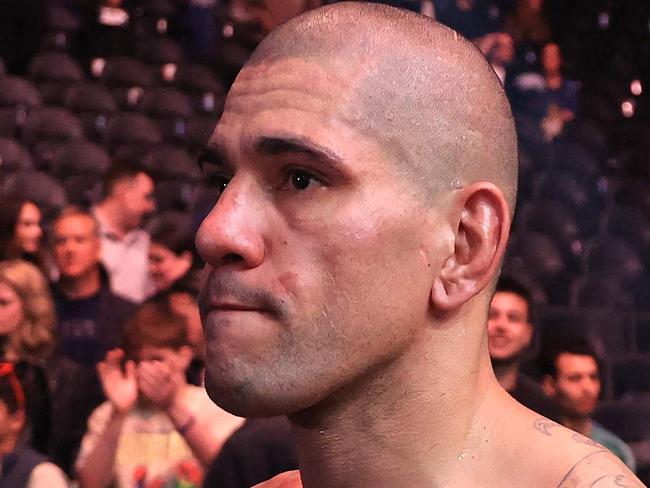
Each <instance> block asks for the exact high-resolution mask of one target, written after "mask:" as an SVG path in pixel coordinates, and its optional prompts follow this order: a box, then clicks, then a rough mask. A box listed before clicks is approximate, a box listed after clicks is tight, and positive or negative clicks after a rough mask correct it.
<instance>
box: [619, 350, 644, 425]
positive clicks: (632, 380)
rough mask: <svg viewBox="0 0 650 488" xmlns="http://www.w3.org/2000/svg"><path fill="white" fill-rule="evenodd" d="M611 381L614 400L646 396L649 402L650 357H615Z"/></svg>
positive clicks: (642, 355)
mask: <svg viewBox="0 0 650 488" xmlns="http://www.w3.org/2000/svg"><path fill="white" fill-rule="evenodd" d="M612 380H613V393H614V397H615V398H624V397H628V398H635V397H638V396H647V397H648V399H649V400H650V355H649V354H641V353H636V354H627V355H623V356H619V357H617V358H616V359H615V360H614V361H612ZM648 417H650V415H649V416H648Z"/></svg>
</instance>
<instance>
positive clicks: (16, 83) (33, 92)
mask: <svg viewBox="0 0 650 488" xmlns="http://www.w3.org/2000/svg"><path fill="white" fill-rule="evenodd" d="M41 102H42V100H41V94H40V93H39V91H38V88H36V86H34V84H32V83H31V82H30V81H28V80H26V79H24V78H21V77H19V76H5V77H3V78H0V107H19V106H22V107H26V108H31V107H36V106H38V105H40V104H41Z"/></svg>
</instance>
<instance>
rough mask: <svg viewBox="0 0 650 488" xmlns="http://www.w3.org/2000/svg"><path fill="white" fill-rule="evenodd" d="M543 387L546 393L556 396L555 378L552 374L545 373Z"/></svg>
mask: <svg viewBox="0 0 650 488" xmlns="http://www.w3.org/2000/svg"><path fill="white" fill-rule="evenodd" d="M542 389H543V390H544V394H545V395H546V396H549V397H554V396H555V378H553V377H552V376H551V375H550V374H545V375H544V379H543V380H542Z"/></svg>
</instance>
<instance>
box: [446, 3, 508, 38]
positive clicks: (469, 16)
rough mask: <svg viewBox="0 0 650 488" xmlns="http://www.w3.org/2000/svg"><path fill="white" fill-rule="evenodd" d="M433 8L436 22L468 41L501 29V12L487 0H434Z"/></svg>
mask: <svg viewBox="0 0 650 488" xmlns="http://www.w3.org/2000/svg"><path fill="white" fill-rule="evenodd" d="M434 6H435V17H436V20H437V21H438V22H440V23H442V24H445V25H446V26H448V27H451V28H452V29H454V30H456V31H458V32H459V33H461V34H462V35H463V36H464V37H466V38H468V39H470V40H477V39H479V38H481V37H483V36H485V35H486V34H488V33H490V32H497V31H499V30H500V29H501V12H500V10H499V8H498V6H497V5H496V4H494V3H491V2H489V1H488V0H436V1H435V2H434Z"/></svg>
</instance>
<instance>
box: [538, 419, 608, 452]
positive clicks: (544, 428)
mask: <svg viewBox="0 0 650 488" xmlns="http://www.w3.org/2000/svg"><path fill="white" fill-rule="evenodd" d="M533 427H534V428H535V429H536V430H538V431H539V432H541V433H542V434H544V435H547V436H549V437H551V436H552V435H553V434H552V432H551V430H552V429H553V428H555V427H561V426H560V424H558V423H556V422H553V421H552V420H549V419H547V418H544V417H540V418H538V419H535V421H534V422H533ZM572 438H573V442H576V443H578V444H586V445H588V446H593V447H598V448H599V449H605V448H604V447H603V446H601V445H600V444H598V443H597V442H596V441H594V440H593V439H590V438H589V437H587V436H584V435H582V434H578V433H577V432H575V433H574V434H573V437H572Z"/></svg>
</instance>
